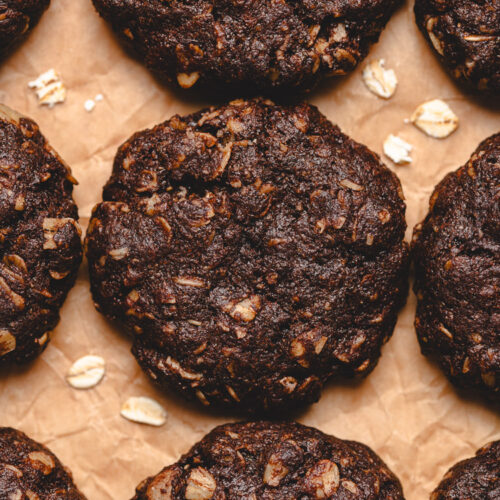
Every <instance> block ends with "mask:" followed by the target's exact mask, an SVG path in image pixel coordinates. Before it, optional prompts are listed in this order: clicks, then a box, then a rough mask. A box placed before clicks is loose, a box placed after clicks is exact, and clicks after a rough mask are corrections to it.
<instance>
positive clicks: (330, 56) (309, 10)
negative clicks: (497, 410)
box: [93, 0, 402, 90]
mask: <svg viewBox="0 0 500 500" xmlns="http://www.w3.org/2000/svg"><path fill="white" fill-rule="evenodd" d="M93 3H94V6H95V7H96V9H97V10H98V12H99V13H100V15H101V16H102V17H103V18H104V19H105V20H106V21H108V22H109V23H110V24H111V26H112V27H113V29H114V30H115V31H116V32H117V33H118V35H119V36H120V37H121V39H122V40H123V41H125V42H126V43H127V45H129V46H130V47H132V48H133V49H134V51H135V52H136V54H137V55H138V57H139V58H140V59H141V60H142V61H143V62H144V63H145V64H146V65H147V66H148V67H149V68H150V69H152V70H153V71H154V72H155V73H157V74H160V75H161V76H163V77H165V78H167V79H168V80H170V81H173V82H175V83H176V84H177V85H179V86H180V87H183V88H189V87H193V86H196V87H206V86H209V87H217V88H219V87H220V86H221V85H224V86H230V87H235V88H237V89H238V90H242V89H243V90H247V89H248V90H256V89H258V90H269V89H276V88H289V89H290V88H301V89H309V88H311V87H313V86H314V85H315V83H316V82H317V81H319V80H320V79H321V78H322V77H324V76H327V75H344V74H346V73H348V72H350V71H352V70H353V69H354V68H355V67H356V65H357V64H358V63H359V62H360V61H361V60H362V59H364V58H365V57H366V55H367V53H368V50H369V48H370V46H371V45H372V44H373V43H375V42H376V41H377V40H378V38H379V35H380V33H381V31H382V30H383V28H384V26H385V24H386V23H387V21H388V20H389V18H390V16H391V15H392V13H393V12H394V10H395V9H396V7H397V6H399V5H400V4H401V3H402V2H401V0H357V1H355V2H353V1H351V0H335V1H333V2H332V1H330V0H299V1H291V0H283V1H275V0H274V1H269V0H257V1H252V2H248V1H245V2H241V1H234V0H233V1H230V2H228V1H224V0H193V1H190V2H179V1H177V0H176V1H169V2H165V1H163V0H129V1H127V2H123V1H121V0H93Z"/></svg>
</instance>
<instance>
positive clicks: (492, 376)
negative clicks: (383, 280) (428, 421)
mask: <svg viewBox="0 0 500 500" xmlns="http://www.w3.org/2000/svg"><path fill="white" fill-rule="evenodd" d="M499 186H500V134H497V135H494V136H492V137H490V138H489V139H486V140H485V141H484V142H483V143H481V144H480V145H479V147H478V149H477V150H476V151H475V152H474V154H473V155H472V157H471V158H470V160H469V162H468V163H467V164H466V165H464V166H463V167H461V168H460V169H458V170H457V171H456V172H452V173H450V174H448V175H447V176H446V177H445V178H444V179H443V180H442V181H441V183H440V184H438V186H437V187H436V189H435V191H434V193H433V195H432V197H431V201H430V210H429V214H428V215H427V217H426V218H425V220H424V221H423V223H422V224H419V225H418V226H417V227H416V228H415V232H414V241H413V253H414V259H415V277H416V280H415V293H416V294H417V297H418V307H417V316H416V321H415V326H416V329H417V334H418V338H419V341H420V345H421V348H422V352H423V353H424V354H426V355H429V356H431V357H433V358H435V359H436V360H437V361H438V362H439V364H440V366H441V368H442V369H443V371H444V372H445V373H446V374H447V375H448V376H449V377H450V378H451V380H452V381H453V382H454V383H455V384H456V385H457V386H459V387H475V388H479V389H481V390H483V391H486V393H488V394H489V395H491V396H492V397H493V398H494V399H497V400H498V399H499V394H500V392H499V389H500V191H499Z"/></svg>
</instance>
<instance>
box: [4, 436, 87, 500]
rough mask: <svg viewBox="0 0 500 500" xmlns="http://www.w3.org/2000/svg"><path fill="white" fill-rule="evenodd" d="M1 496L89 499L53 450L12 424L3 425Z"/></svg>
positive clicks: (37, 499) (16, 499)
mask: <svg viewBox="0 0 500 500" xmlns="http://www.w3.org/2000/svg"><path fill="white" fill-rule="evenodd" d="M0 498H1V499H2V500H85V497H84V496H83V494H82V493H80V492H79V491H78V489H77V488H76V486H75V485H74V483H73V479H72V477H71V472H70V471H69V470H68V469H66V468H65V467H64V466H63V465H62V464H61V462H60V461H59V460H58V458H57V457H56V456H55V455H54V454H53V453H52V452H51V451H50V450H48V449H47V448H46V447H45V446H43V445H41V444H39V443H36V442H35V441H33V440H32V439H30V438H29V437H28V436H26V434H24V433H22V432H20V431H18V430H15V429H11V428H8V427H0Z"/></svg>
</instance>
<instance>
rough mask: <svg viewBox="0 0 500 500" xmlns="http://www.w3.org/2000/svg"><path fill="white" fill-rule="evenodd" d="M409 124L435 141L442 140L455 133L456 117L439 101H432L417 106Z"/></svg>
mask: <svg viewBox="0 0 500 500" xmlns="http://www.w3.org/2000/svg"><path fill="white" fill-rule="evenodd" d="M411 122H412V123H413V124H414V125H415V126H416V127H417V128H419V129H420V130H421V131H422V132H424V133H425V134H427V135H428V136H430V137H434V138H436V139H444V138H446V137H448V136H449V135H450V134H452V133H453V132H455V130H456V129H457V127H458V117H457V115H456V114H455V113H454V112H453V111H452V110H451V108H450V107H449V106H448V104H446V103H445V102H444V101H442V100H441V99H433V100H432V101H427V102H424V103H423V104H421V105H420V106H418V108H417V109H416V110H415V111H414V112H413V115H412V116H411Z"/></svg>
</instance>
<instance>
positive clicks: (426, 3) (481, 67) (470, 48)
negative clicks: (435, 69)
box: [415, 0, 500, 95]
mask: <svg viewBox="0 0 500 500" xmlns="http://www.w3.org/2000/svg"><path fill="white" fill-rule="evenodd" d="M415 14H416V19H417V24H418V27H419V28H420V30H421V31H422V33H423V34H424V36H425V38H426V39H427V41H428V42H429V44H430V45H431V46H432V47H433V49H434V51H435V53H436V54H437V56H438V58H439V60H440V61H441V62H442V63H443V64H444V66H445V67H446V68H448V70H449V72H450V73H451V75H452V76H453V77H454V78H455V79H456V80H457V81H458V82H460V83H462V84H465V85H466V86H467V87H469V88H473V89H475V90H477V91H479V92H484V93H491V94H495V95H500V57H499V54H500V0H446V1H443V0H415Z"/></svg>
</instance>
